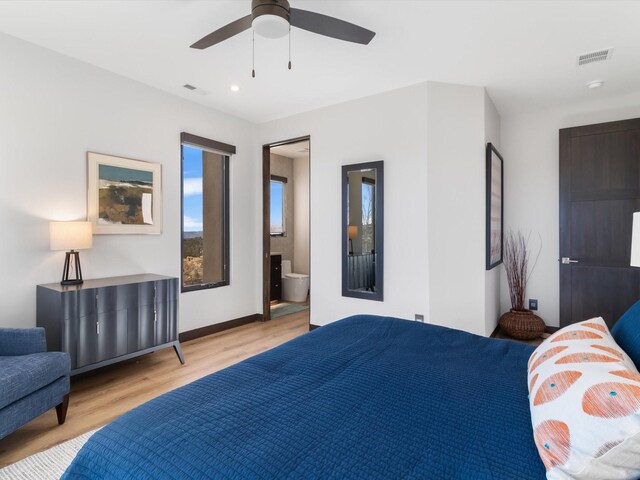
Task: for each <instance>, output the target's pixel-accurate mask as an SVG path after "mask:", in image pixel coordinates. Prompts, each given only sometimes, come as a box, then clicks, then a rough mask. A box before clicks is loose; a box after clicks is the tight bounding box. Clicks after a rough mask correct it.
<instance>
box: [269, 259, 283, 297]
mask: <svg viewBox="0 0 640 480" xmlns="http://www.w3.org/2000/svg"><path fill="white" fill-rule="evenodd" d="M281 299H282V255H271V299H270V300H271V301H272V302H273V301H274V300H277V301H280V300H281Z"/></svg>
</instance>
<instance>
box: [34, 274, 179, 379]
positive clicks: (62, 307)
mask: <svg viewBox="0 0 640 480" xmlns="http://www.w3.org/2000/svg"><path fill="white" fill-rule="evenodd" d="M178 288H179V280H178V279H177V278H174V277H165V276H161V275H154V274H144V275H130V276H125V277H111V278H101V279H96V280H85V282H84V283H83V284H82V285H70V286H62V285H60V284H59V283H49V284H46V285H38V287H37V325H38V326H39V327H44V328H45V331H46V337H47V348H48V349H49V350H54V351H63V352H67V353H69V355H70V357H71V375H75V374H78V373H82V372H86V371H89V370H93V369H95V368H99V367H103V366H105V365H109V364H112V363H116V362H120V361H122V360H127V359H130V358H133V357H137V356H139V355H144V354H146V353H150V352H153V351H155V350H160V349H162V348H167V347H173V348H174V349H175V351H176V354H177V355H178V359H179V360H180V362H181V363H183V364H184V358H183V356H182V349H181V348H180V343H179V341H178Z"/></svg>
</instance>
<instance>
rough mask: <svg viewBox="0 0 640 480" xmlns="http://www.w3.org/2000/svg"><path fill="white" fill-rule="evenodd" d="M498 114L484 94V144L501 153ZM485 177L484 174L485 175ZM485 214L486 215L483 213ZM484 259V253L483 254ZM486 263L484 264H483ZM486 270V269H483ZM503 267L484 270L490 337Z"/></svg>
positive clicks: (485, 93) (486, 323)
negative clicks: (490, 145) (490, 144)
mask: <svg viewBox="0 0 640 480" xmlns="http://www.w3.org/2000/svg"><path fill="white" fill-rule="evenodd" d="M500 120H501V119H500V114H499V113H498V110H497V109H496V106H495V105H494V104H493V101H492V100H491V97H489V95H488V94H487V92H486V91H485V92H484V143H485V145H486V144H487V143H492V144H493V145H494V146H495V147H496V148H497V149H498V151H499V152H501V153H502V147H501V142H500ZM485 175H486V173H485ZM486 194H487V193H486V184H485V189H484V195H485V198H486ZM485 214H486V213H485ZM485 235H486V226H485ZM484 245H485V249H486V236H485V242H484ZM485 257H486V252H485ZM485 263H486V262H485ZM485 268H486V267H485ZM502 272H503V267H502V265H499V266H497V267H494V268H492V269H491V270H488V271H487V270H485V279H484V282H485V311H484V322H485V328H484V334H485V335H491V333H492V332H493V331H494V330H495V328H496V326H497V325H498V319H499V318H500V314H501V313H502V312H501V311H500V308H501V305H500V296H501V294H500V278H501V276H502Z"/></svg>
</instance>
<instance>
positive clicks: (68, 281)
mask: <svg viewBox="0 0 640 480" xmlns="http://www.w3.org/2000/svg"><path fill="white" fill-rule="evenodd" d="M49 246H50V248H51V250H67V252H66V255H65V258H64V268H63V270H62V281H61V282H60V285H80V284H81V283H82V269H81V268H80V253H79V252H77V250H85V249H88V248H91V247H92V246H93V236H92V230H91V222H50V223H49ZM73 271H75V278H70V277H69V274H70V273H73Z"/></svg>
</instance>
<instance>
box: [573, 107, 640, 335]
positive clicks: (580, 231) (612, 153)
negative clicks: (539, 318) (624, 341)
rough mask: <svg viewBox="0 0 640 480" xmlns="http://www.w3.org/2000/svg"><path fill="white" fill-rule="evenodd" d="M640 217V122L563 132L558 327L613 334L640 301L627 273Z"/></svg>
mask: <svg viewBox="0 0 640 480" xmlns="http://www.w3.org/2000/svg"><path fill="white" fill-rule="evenodd" d="M637 211H640V119H633V120H624V121H619V122H611V123H602V124H598V125H587V126H583V127H575V128H567V129H563V130H560V326H565V325H569V324H571V323H575V322H579V321H581V320H586V319H588V318H591V317H595V316H601V317H603V318H604V319H605V321H606V322H607V324H608V325H609V327H611V326H612V325H613V324H614V323H615V322H616V321H617V320H618V318H620V316H621V315H622V314H623V313H624V312H625V310H626V309H627V308H629V307H630V306H631V305H632V304H633V303H634V302H635V301H636V300H638V299H640V269H639V268H634V267H630V266H629V260H630V254H631V228H632V219H633V212H637Z"/></svg>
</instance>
